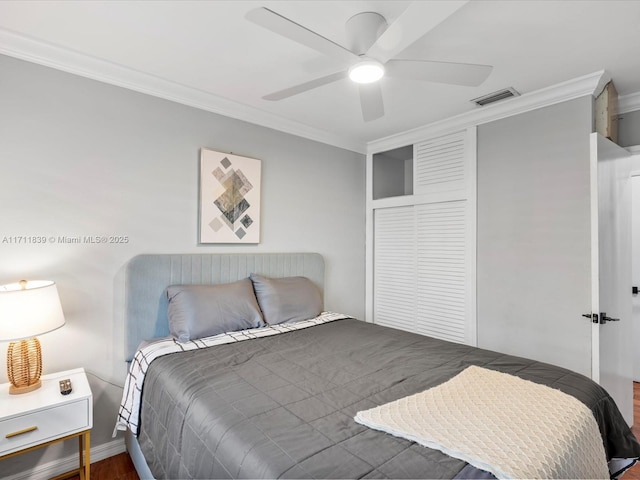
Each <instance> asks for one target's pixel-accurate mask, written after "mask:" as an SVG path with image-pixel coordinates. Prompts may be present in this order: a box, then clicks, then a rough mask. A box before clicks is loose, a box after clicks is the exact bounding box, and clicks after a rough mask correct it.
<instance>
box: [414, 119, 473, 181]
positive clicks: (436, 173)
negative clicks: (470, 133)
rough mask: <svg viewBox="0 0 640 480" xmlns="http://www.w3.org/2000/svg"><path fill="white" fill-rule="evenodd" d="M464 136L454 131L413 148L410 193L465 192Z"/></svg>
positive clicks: (463, 133)
mask: <svg viewBox="0 0 640 480" xmlns="http://www.w3.org/2000/svg"><path fill="white" fill-rule="evenodd" d="M465 135H466V133H465V132H457V133H453V134H450V135H444V136H442V137H437V138H434V139H431V140H427V141H424V142H420V143H418V144H416V145H415V150H414V157H415V158H414V163H415V175H414V176H415V179H414V183H415V188H414V193H416V194H421V193H437V192H451V191H455V190H464V189H465V186H466V184H465V174H466V165H465V148H466V147H465V145H466V143H465V141H466V136H465Z"/></svg>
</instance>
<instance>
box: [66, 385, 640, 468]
mask: <svg viewBox="0 0 640 480" xmlns="http://www.w3.org/2000/svg"><path fill="white" fill-rule="evenodd" d="M633 418H634V424H633V427H632V428H631V431H632V432H633V433H634V435H635V436H636V438H638V439H640V383H634V384H633ZM78 478H79V477H73V480H76V479H78ZM91 478H92V479H93V480H138V475H137V474H136V470H135V468H134V467H133V463H132V462H131V459H130V458H129V455H128V454H127V453H121V454H120V455H116V456H115V457H110V458H107V459H106V460H102V461H100V462H96V463H93V464H91ZM622 478H623V479H624V480H640V464H636V465H635V466H634V467H633V468H631V469H630V470H628V471H627V472H626V473H625V474H624V475H623V476H622Z"/></svg>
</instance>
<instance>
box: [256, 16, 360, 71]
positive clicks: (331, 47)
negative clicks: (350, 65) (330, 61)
mask: <svg viewBox="0 0 640 480" xmlns="http://www.w3.org/2000/svg"><path fill="white" fill-rule="evenodd" d="M245 18H246V19H247V20H249V21H251V22H253V23H255V24H257V25H260V26H261V27H264V28H266V29H267V30H271V31H272V32H274V33H277V34H278V35H282V36H283V37H286V38H288V39H290V40H293V41H294V42H297V43H300V44H302V45H305V46H307V47H309V48H312V49H314V50H316V51H318V52H320V53H324V54H325V55H329V56H331V57H336V58H340V59H343V60H346V61H352V60H353V59H354V58H357V56H356V55H355V54H354V53H352V52H350V51H349V50H347V49H346V48H344V47H342V46H340V45H338V44H337V43H334V42H332V41H331V40H329V39H328V38H325V37H323V36H321V35H318V34H317V33H315V32H312V31H311V30H309V29H308V28H306V27H303V26H302V25H299V24H297V23H295V22H293V21H291V20H289V19H288V18H286V17H283V16H282V15H280V14H278V13H276V12H274V11H273V10H269V9H268V8H264V7H261V8H256V9H255V10H251V11H249V12H248V13H247V14H246V15H245Z"/></svg>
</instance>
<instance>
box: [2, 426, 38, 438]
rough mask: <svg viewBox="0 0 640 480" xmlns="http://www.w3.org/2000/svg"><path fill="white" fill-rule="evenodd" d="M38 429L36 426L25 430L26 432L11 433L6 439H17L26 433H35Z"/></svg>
mask: <svg viewBox="0 0 640 480" xmlns="http://www.w3.org/2000/svg"><path fill="white" fill-rule="evenodd" d="M37 429H38V427H36V426H35V425H34V426H33V427H28V428H25V429H24V430H18V431H17V432H11V433H7V434H6V435H5V438H12V437H17V436H18V435H22V434H24V433H29V432H33V431H34V430H37Z"/></svg>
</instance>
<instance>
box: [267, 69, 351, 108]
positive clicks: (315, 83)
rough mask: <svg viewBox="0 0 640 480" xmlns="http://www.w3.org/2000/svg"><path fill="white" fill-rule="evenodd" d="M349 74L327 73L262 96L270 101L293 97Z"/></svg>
mask: <svg viewBox="0 0 640 480" xmlns="http://www.w3.org/2000/svg"><path fill="white" fill-rule="evenodd" d="M347 75H348V74H347V72H337V73H332V74H331V75H326V76H324V77H320V78H316V79H314V80H311V81H309V82H305V83H301V84H299V85H295V86H293V87H289V88H285V89H284V90H280V91H278V92H273V93H270V94H269V95H265V96H264V97H262V98H263V99H265V100H269V101H277V100H282V99H284V98H289V97H293V96H294V95H298V94H299V93H303V92H307V91H309V90H312V89H314V88H317V87H321V86H322V85H327V84H329V83H333V82H337V81H338V80H342V79H343V78H347Z"/></svg>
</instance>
